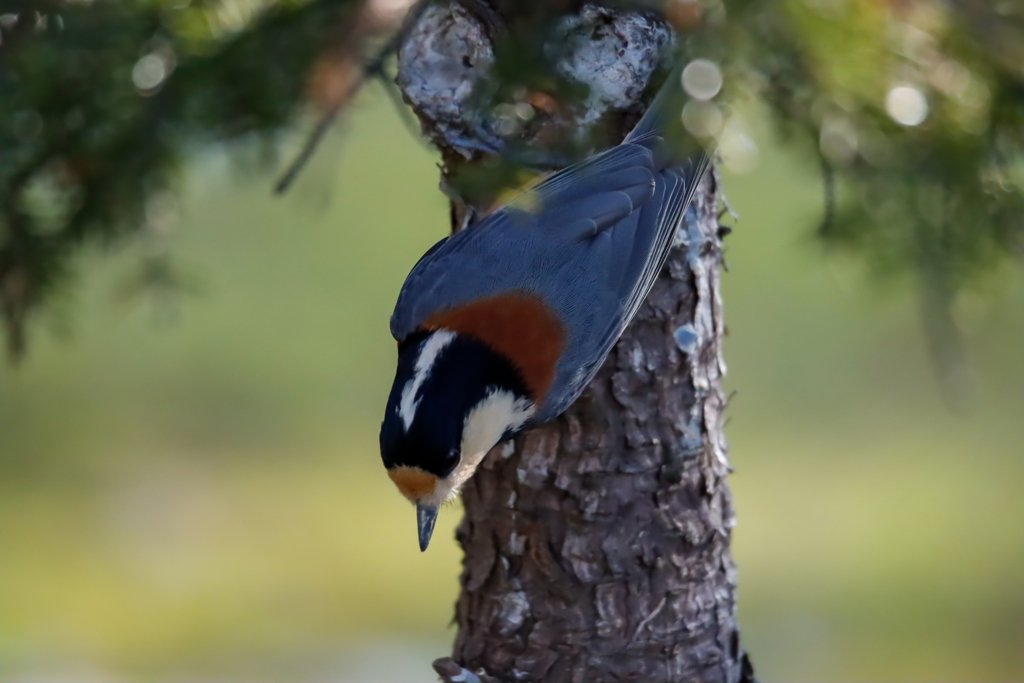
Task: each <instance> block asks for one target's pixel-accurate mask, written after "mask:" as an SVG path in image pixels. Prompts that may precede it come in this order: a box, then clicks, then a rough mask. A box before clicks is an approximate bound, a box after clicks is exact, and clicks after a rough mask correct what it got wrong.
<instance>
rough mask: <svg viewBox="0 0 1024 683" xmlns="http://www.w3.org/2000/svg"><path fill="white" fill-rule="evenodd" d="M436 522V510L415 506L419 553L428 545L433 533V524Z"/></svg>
mask: <svg viewBox="0 0 1024 683" xmlns="http://www.w3.org/2000/svg"><path fill="white" fill-rule="evenodd" d="M436 521H437V508H435V507H430V506H429V505H417V506H416V526H417V527H419V532H420V552H423V551H424V550H426V549H427V546H428V545H430V536H431V534H433V533H434V522H436Z"/></svg>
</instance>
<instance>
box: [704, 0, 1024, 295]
mask: <svg viewBox="0 0 1024 683" xmlns="http://www.w3.org/2000/svg"><path fill="white" fill-rule="evenodd" d="M1017 7H1018V6H1017V5H1015V4H1014V3H975V2H970V1H967V0H962V1H957V2H949V3H941V2H935V1H932V0H910V1H907V2H895V1H893V2H877V1H876V0H848V1H843V0H787V1H786V2H783V3H776V2H757V1H747V2H742V1H737V2H733V3H729V10H730V15H729V16H730V21H729V22H728V23H727V24H726V25H725V26H724V28H723V30H722V31H721V35H722V37H724V39H725V40H724V41H723V42H724V44H725V45H726V46H727V47H725V48H724V49H723V59H724V60H726V61H727V62H730V63H733V64H737V65H738V71H739V74H738V75H739V76H741V78H738V79H737V81H739V83H738V87H740V88H743V87H744V85H746V86H748V87H749V88H750V90H752V91H753V93H754V94H755V95H756V96H758V97H760V98H763V99H764V100H765V101H766V102H767V103H768V104H769V106H770V108H771V109H772V110H773V112H774V113H775V115H776V118H777V121H778V123H779V125H780V127H781V128H782V130H783V132H784V133H786V134H788V135H789V136H791V137H794V138H800V137H804V138H806V139H808V140H810V141H811V142H812V144H813V148H814V152H815V154H816V155H818V156H819V158H820V161H821V163H822V166H823V168H824V169H825V174H826V182H827V183H828V184H829V192H831V187H832V184H833V183H834V182H835V181H838V185H839V187H840V189H841V190H843V191H844V192H843V193H842V197H841V200H840V202H839V206H838V207H834V208H835V210H834V212H833V210H832V208H833V207H830V215H829V216H828V217H827V218H826V220H825V221H824V222H823V223H822V225H821V228H820V235H821V237H822V238H823V239H824V240H825V242H826V243H827V244H829V245H832V246H835V247H845V248H851V249H856V250H858V251H860V252H862V253H864V254H866V255H867V256H868V257H869V258H870V260H871V262H872V263H873V264H874V265H875V267H876V268H877V270H878V271H879V272H882V273H892V272H902V271H905V270H908V269H910V270H914V271H916V272H918V273H920V274H922V276H923V277H922V281H923V282H924V284H925V286H926V287H928V288H935V287H938V288H939V289H941V290H942V292H943V296H944V297H950V296H952V294H953V293H955V292H956V291H958V290H959V289H961V288H962V287H963V286H964V285H965V284H967V283H968V282H969V281H970V280H971V279H972V278H974V277H976V276H977V275H978V274H979V272H981V271H983V270H985V269H988V268H990V267H991V266H992V265H993V264H994V262H995V261H996V260H998V259H999V258H1001V257H1003V256H1005V255H1006V254H1008V253H1013V252H1017V253H1020V252H1021V251H1022V250H1024V173H1022V170H1024V167H1022V165H1021V151H1022V149H1024V126H1022V123H1024V59H1018V57H1019V56H1020V47H1021V46H1024V10H1021V9H1017ZM995 27H997V28H995ZM996 33H998V34H999V36H998V39H996V38H997V36H996V35H995V34H996ZM898 88H903V90H902V91H896V90H895V89H898ZM900 94H902V95H903V98H902V99H901V98H900ZM908 98H909V100H910V101H907V100H908ZM922 105H923V110H922V109H921V107H922ZM915 108H916V109H917V111H915ZM901 117H902V119H903V123H902V124H901V123H900V122H899V121H898V119H900V118H901ZM919 117H923V118H922V120H920V121H917V120H916V119H917V118H919Z"/></svg>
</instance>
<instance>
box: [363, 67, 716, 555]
mask: <svg viewBox="0 0 1024 683" xmlns="http://www.w3.org/2000/svg"><path fill="white" fill-rule="evenodd" d="M678 74H679V72H678V70H677V71H676V72H675V74H674V75H673V76H671V77H670V78H669V80H668V82H667V84H666V85H665V86H663V87H662V89H661V92H660V93H659V94H658V96H657V97H656V98H655V100H654V102H653V103H652V105H651V106H650V107H649V109H648V111H647V113H645V114H644V116H643V117H642V118H641V120H640V122H639V123H638V124H637V126H636V127H635V128H634V129H633V131H632V132H630V134H629V135H628V136H627V137H626V139H625V140H623V142H622V144H620V145H618V146H616V147H613V148H611V149H609V150H606V151H604V152H602V153H600V154H597V155H595V156H593V157H590V158H589V159H587V160H585V161H583V162H581V163H579V164H576V165H573V166H570V167H568V168H565V169H563V170H562V171H559V172H557V173H555V174H553V175H551V176H550V177H548V178H547V179H545V180H544V181H543V182H541V183H540V184H538V185H536V186H534V187H533V188H531V189H529V190H527V191H525V192H524V193H523V194H521V195H519V196H518V197H516V198H515V199H514V200H512V201H511V202H509V203H508V204H506V205H505V206H502V207H500V208H499V209H497V210H495V211H494V212H492V213H491V214H489V215H488V216H487V217H486V218H483V219H482V220H480V221H479V222H478V223H476V224H475V225H473V226H472V227H469V228H467V229H465V230H463V231H461V232H458V233H456V234H454V235H451V236H450V237H447V238H445V239H443V240H441V241H440V242H438V243H437V244H436V245H434V246H433V247H432V248H431V249H430V250H429V251H427V253H426V254H425V255H424V256H423V257H422V258H421V259H420V260H419V262H418V263H417V264H416V265H415V267H413V269H412V272H411V273H409V276H408V278H407V279H406V281H405V284H404V285H403V287H402V290H401V293H400V294H399V296H398V303H397V304H396V305H395V311H394V313H393V314H392V316H391V334H392V335H393V336H394V337H395V339H396V340H398V370H397V373H396V375H395V382H394V385H393V387H392V389H391V395H390V397H389V398H388V403H387V408H386V410H385V413H384V421H383V424H382V425H381V432H380V446H381V456H382V458H383V460H384V465H385V467H386V468H387V470H388V474H389V475H390V477H391V479H392V481H394V483H395V485H396V486H397V487H398V489H399V491H401V492H402V494H404V495H405V497H406V498H408V499H409V500H410V501H412V503H413V504H414V505H416V514H417V523H418V527H419V542H420V549H421V550H426V548H427V544H428V543H429V542H430V536H431V534H432V532H433V529H434V522H435V521H436V519H437V513H438V508H439V506H440V505H441V504H442V503H444V502H445V501H447V500H450V499H451V498H453V497H455V496H456V495H457V494H458V491H459V488H460V487H461V486H462V485H463V484H464V483H465V482H466V480H468V479H469V478H470V477H471V476H472V475H473V472H474V471H475V470H476V468H477V466H478V465H479V464H480V462H481V460H483V458H484V456H485V455H486V454H487V452H488V451H489V450H490V449H491V448H492V447H493V446H494V445H495V444H497V443H499V442H500V441H503V440H505V439H509V438H511V437H513V436H514V435H515V434H517V433H519V432H521V431H523V430H525V429H529V428H531V427H535V426H538V425H541V424H543V423H545V422H548V421H549V420H552V419H554V418H555V417H557V416H558V415H559V414H561V413H562V412H563V411H564V410H566V409H567V408H568V407H569V406H570V405H571V404H572V402H573V401H575V400H576V398H577V397H578V396H579V395H580V393H581V392H582V391H583V389H584V388H585V387H586V385H587V383H588V382H589V381H590V380H591V379H592V378H593V376H594V374H595V373H596V372H597V371H598V369H599V368H600V367H601V364H602V363H603V362H604V359H605V357H606V356H607V355H608V353H609V351H611V348H612V346H613V345H614V344H615V342H616V340H617V339H618V338H619V335H621V334H622V331H623V330H624V329H625V327H626V325H627V324H628V323H629V321H630V320H631V319H632V317H633V315H634V314H635V313H636V311H637V309H638V308H639V307H640V304H641V303H642V302H643V300H644V298H645V297H646V296H647V293H648V292H649V291H650V289H651V286H652V285H653V284H654V281H655V279H656V278H657V276H658V273H659V272H660V271H661V268H662V266H663V265H664V263H665V259H666V257H667V255H668V251H669V249H670V248H671V246H672V241H673V237H674V235H675V232H676V228H677V226H678V225H679V223H680V221H681V219H682V215H683V212H684V211H685V210H686V207H687V205H688V204H689V202H690V199H691V198H692V196H693V191H694V188H695V187H696V185H697V183H698V182H699V181H700V179H701V176H702V175H703V173H704V170H705V169H706V167H707V164H708V160H707V155H706V154H705V153H704V152H703V150H700V149H699V147H694V146H693V145H692V144H690V145H679V144H677V142H678V141H672V144H670V143H669V142H666V128H668V127H670V126H671V125H672V123H673V122H678V121H679V112H680V109H681V106H682V101H681V97H682V96H681V87H680V82H679V78H678ZM687 146H688V147H689V149H682V147H687Z"/></svg>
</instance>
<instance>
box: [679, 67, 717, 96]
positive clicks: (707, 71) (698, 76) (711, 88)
mask: <svg viewBox="0 0 1024 683" xmlns="http://www.w3.org/2000/svg"><path fill="white" fill-rule="evenodd" d="M683 89H684V90H686V94H687V95H689V96H690V97H692V98H694V99H696V100H710V99H711V98H713V97H714V96H715V95H717V94H718V92H719V91H720V90H721V89H722V70H721V69H719V68H718V65H717V64H715V63H714V62H712V61H710V60H708V59H695V60H693V61H692V62H690V63H689V64H687V65H686V68H685V69H683Z"/></svg>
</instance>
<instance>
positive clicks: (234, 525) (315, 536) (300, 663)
mask: <svg viewBox="0 0 1024 683" xmlns="http://www.w3.org/2000/svg"><path fill="white" fill-rule="evenodd" d="M748 119H749V127H750V131H751V132H752V134H753V137H754V139H755V140H756V142H757V145H758V148H759V163H758V165H757V167H756V168H755V169H753V172H751V173H748V174H746V175H742V176H738V175H732V174H729V173H728V172H726V173H725V174H724V182H725V189H726V192H727V194H728V198H729V201H730V203H731V204H732V205H733V206H734V207H735V209H736V211H737V212H738V213H739V214H740V215H741V220H740V221H739V222H738V223H737V224H736V226H735V227H736V230H735V232H734V234H732V235H731V236H729V237H728V238H727V254H726V257H727V262H728V267H729V272H728V274H727V276H726V278H725V291H724V295H725V302H726V315H727V321H728V327H729V337H728V340H727V346H726V360H727V362H728V364H729V368H730V375H729V388H730V389H731V390H735V392H736V393H735V396H734V397H733V400H732V405H731V406H730V410H729V413H730V416H731V421H730V423H729V425H728V428H727V434H728V437H729V440H730V444H731V460H732V464H733V466H734V467H735V470H736V472H735V474H734V476H733V477H732V480H731V483H732V487H733V492H734V496H735V502H736V507H737V511H738V519H739V526H738V527H737V529H736V533H735V543H734V551H735V556H736V560H737V563H738V566H739V580H740V623H741V626H742V628H743V637H744V639H745V643H744V644H745V647H746V648H747V649H748V650H749V651H750V652H751V655H752V657H753V661H754V663H755V666H756V668H757V671H758V674H759V677H761V678H762V679H763V680H766V681H809V680H817V681H849V680H875V681H883V680H884V681H921V680H943V681H953V680H961V681H968V680H969V681H1008V680H1024V496H1022V495H1021V492H1022V491H1024V353H1022V343H1024V306H1022V304H1024V273H1022V271H1021V269H1020V268H1019V266H1017V267H1012V268H1011V267H1004V268H1002V269H1000V270H999V271H997V272H993V273H991V274H990V275H989V276H988V277H986V278H985V279H984V280H983V281H981V282H979V283H977V284H976V285H975V287H974V288H973V289H972V290H970V291H967V292H965V293H964V294H962V295H961V296H960V298H959V300H958V301H957V303H956V307H955V311H954V312H955V315H956V317H957V320H958V322H959V323H960V324H961V326H962V328H963V329H964V330H965V331H966V336H967V343H968V349H969V353H970V357H971V360H972V363H973V368H974V372H975V374H976V375H977V384H976V390H975V392H974V396H973V399H972V400H971V401H970V405H969V407H968V409H967V410H966V412H965V413H964V414H954V413H953V412H951V411H950V410H948V409H947V408H946V406H945V404H944V402H943V400H942V394H941V391H940V389H939V386H938V381H937V380H936V378H935V376H934V373H933V372H932V369H931V366H930V365H929V363H928V360H927V354H926V340H925V339H924V337H923V333H922V325H921V319H920V314H919V310H918V307H919V304H918V302H917V299H916V297H915V296H914V289H915V288H914V287H913V286H911V285H912V283H911V282H909V277H910V276H908V281H899V280H891V281H889V282H888V283H887V284H885V285H879V284H877V282H876V281H874V280H873V279H871V278H869V277H868V276H867V275H866V274H865V272H864V267H863V265H862V261H859V260H855V259H853V258H850V259H849V260H847V259H846V258H845V257H842V256H837V255H828V256H826V255H825V254H824V253H823V251H822V248H821V246H820V244H819V243H818V242H816V241H814V240H812V238H811V233H812V231H813V229H814V228H815V227H816V226H817V224H818V223H819V221H820V219H821V213H822V199H821V180H820V178H819V177H818V175H817V172H816V167H815V165H814V163H813V162H811V161H807V160H804V159H802V158H801V157H799V156H796V155H795V154H796V153H794V152H783V151H782V149H781V148H780V147H779V146H778V144H777V142H776V141H775V140H774V139H773V136H772V134H771V133H770V132H769V130H768V128H767V127H766V126H765V125H764V124H763V123H762V117H761V116H760V115H759V113H758V112H757V111H751V112H748ZM192 158H193V161H192V162H191V164H190V166H189V168H188V170H187V173H186V178H187V181H186V183H185V185H186V187H185V191H184V193H183V196H182V197H181V198H180V206H179V209H180V210H179V211H178V213H179V218H178V219H177V220H176V221H175V222H174V225H173V230H172V232H171V233H170V234H169V235H168V236H166V237H165V238H164V239H167V240H169V244H170V250H171V253H172V255H173V257H174V263H175V265H176V266H177V268H178V269H179V272H181V273H183V274H184V275H183V277H184V278H185V281H186V285H187V286H186V287H185V290H186V292H190V294H188V295H186V296H185V297H183V298H181V299H170V298H168V299H166V300H161V299H160V298H159V297H157V298H154V297H144V298H142V299H138V298H132V297H126V296H125V292H126V291H128V290H129V289H131V287H130V285H129V283H130V282H131V281H132V278H133V277H135V274H136V271H137V269H138V266H139V262H140V259H141V258H142V255H143V252H144V249H145V247H144V246H139V245H136V246H135V247H131V248H125V249H124V250H123V251H122V252H121V253H120V254H119V255H118V256H116V257H115V258H112V259H111V258H109V257H104V258H102V259H101V258H99V257H98V255H94V256H91V257H88V258H87V259H86V263H85V264H83V267H82V268H81V269H80V270H81V280H80V281H79V282H78V283H76V286H75V288H74V292H75V294H74V298H68V299H65V300H62V301H60V302H59V304H60V305H57V306H51V308H50V309H49V310H47V311H46V313H45V315H47V316H48V321H47V322H48V326H49V327H50V328H51V330H52V333H51V334H42V333H41V334H38V335H36V337H35V338H34V340H33V346H32V348H31V350H30V353H29V354H28V357H27V358H26V359H25V361H24V362H23V363H22V364H21V365H20V367H17V368H12V367H5V368H3V370H2V378H0V396H2V398H0V506H2V507H0V558H2V560H0V573H2V581H0V678H2V679H3V680H9V681H81V682H87V681H110V680H122V681H158V680H159V681H189V680H203V681H242V680H245V681H257V680H258V681H278V680H279V681H327V680H330V681H339V682H342V683H357V682H358V683H369V682H378V681H379V682H383V683H389V682H394V683H406V682H412V681H429V680H433V673H432V671H431V670H430V667H429V663H430V661H431V659H433V658H434V657H436V656H441V655H444V654H446V653H447V652H448V648H449V646H450V641H451V639H452V638H453V636H454V631H453V629H452V628H451V626H450V620H451V614H452V606H453V603H454V600H455V597H456V593H457V577H458V573H459V571H460V566H459V553H458V550H457V547H456V545H455V542H454V540H453V533H452V532H453V529H454V527H455V525H456V523H457V522H458V519H459V516H460V512H459V510H457V509H451V510H447V511H444V512H443V514H442V516H441V519H440V521H439V523H438V527H439V529H438V532H437V533H436V534H435V538H436V540H435V542H434V543H433V544H432V545H431V548H430V551H429V552H427V553H425V554H422V555H421V554H420V553H419V551H418V549H417V546H416V541H415V524H414V522H413V511H412V509H411V508H410V507H409V505H408V504H407V503H406V502H405V501H404V500H402V498H401V497H400V496H399V495H397V493H396V492H395V491H394V488H393V486H392V485H391V483H390V482H389V481H388V479H387V477H386V476H384V472H383V469H382V468H381V466H380V462H379V456H378V453H377V446H376V442H377V429H378V425H379V420H380V411H381V408H382V406H383V404H384V402H385V399H386V393H387V391H388V389H389V387H390V383H391V380H392V378H393V372H394V367H393V363H394V355H395V351H394V342H393V341H392V340H391V338H390V336H389V334H388V325H387V321H388V317H389V315H390V312H391V307H392V305H393V303H394V299H395V296H396V294H397V292H398V289H399V286H400V285H401V282H402V280H403V278H404V276H405V274H406V273H407V272H408V270H409V268H410V267H411V266H412V264H413V263H414V262H415V260H416V259H417V258H418V256H419V255H420V254H421V253H422V252H423V251H424V250H425V249H426V248H427V247H428V246H429V245H430V244H432V243H433V242H434V241H435V240H437V239H438V238H439V237H441V236H442V235H443V234H444V233H445V231H446V230H447V221H448V216H447V207H446V204H445V202H444V200H443V196H442V194H441V193H440V192H439V191H438V189H437V180H438V172H437V168H436V161H437V160H436V159H435V157H434V156H433V154H432V153H431V152H430V151H428V150H427V149H425V148H424V147H423V146H422V145H420V144H419V143H418V142H417V141H416V139H415V138H414V137H412V136H411V135H410V134H409V133H408V132H407V130H406V129H404V127H403V125H402V123H401V121H400V119H399V117H398V116H397V114H396V113H395V112H394V110H393V108H392V107H391V105H390V104H389V103H388V101H387V99H386V98H385V97H384V96H383V94H382V93H381V91H380V90H379V86H375V87H373V88H371V89H370V90H369V91H368V92H367V93H364V96H363V97H362V98H361V100H360V101H359V103H358V104H357V106H356V108H355V109H354V111H353V112H352V114H351V115H350V116H349V117H348V119H347V121H346V122H345V124H344V125H342V126H340V127H339V129H338V131H337V132H336V133H334V134H333V135H332V137H331V138H330V139H329V140H328V142H327V143H326V144H325V145H324V147H323V148H322V149H321V150H320V151H319V152H318V154H317V156H316V158H315V160H314V162H313V164H312V166H311V167H310V168H309V169H308V170H307V172H306V173H305V175H304V176H303V177H302V179H301V180H300V182H299V184H298V185H297V186H296V188H295V189H294V190H293V192H292V193H291V194H289V195H288V196H286V197H285V198H283V199H277V198H273V197H272V196H271V194H270V191H269V189H270V187H271V185H272V182H273V176H272V175H271V174H270V173H269V172H267V171H263V170H256V171H254V170H251V169H252V168H253V167H254V166H255V165H254V164H253V161H252V158H251V156H250V155H247V154H246V153H244V151H239V149H238V148H233V149H232V150H231V151H226V150H223V149H213V150H207V151H202V152H199V151H197V152H196V154H194V155H193V157H192ZM126 298H127V301H126Z"/></svg>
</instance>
